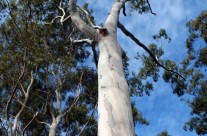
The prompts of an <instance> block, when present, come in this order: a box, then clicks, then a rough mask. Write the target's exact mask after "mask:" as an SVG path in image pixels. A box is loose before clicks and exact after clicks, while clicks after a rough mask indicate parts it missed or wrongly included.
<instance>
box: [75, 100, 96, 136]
mask: <svg viewBox="0 0 207 136" xmlns="http://www.w3.org/2000/svg"><path fill="white" fill-rule="evenodd" d="M97 106H98V104H96V106H95V107H94V109H93V111H92V113H91V115H90V117H89V118H88V120H87V122H86V123H85V125H84V126H83V128H82V129H81V131H80V133H79V134H78V136H80V135H81V133H82V132H83V130H84V129H85V128H86V126H87V125H88V123H89V121H90V119H91V118H92V116H93V113H94V112H95V110H96V108H97Z"/></svg>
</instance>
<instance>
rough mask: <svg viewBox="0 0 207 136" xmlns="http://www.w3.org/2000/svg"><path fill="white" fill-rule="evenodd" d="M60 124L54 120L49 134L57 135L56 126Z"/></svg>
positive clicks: (51, 135) (50, 135)
mask: <svg viewBox="0 0 207 136" xmlns="http://www.w3.org/2000/svg"><path fill="white" fill-rule="evenodd" d="M57 126H58V123H57V122H53V123H52V124H51V125H50V128H49V136H55V132H56V128H57Z"/></svg>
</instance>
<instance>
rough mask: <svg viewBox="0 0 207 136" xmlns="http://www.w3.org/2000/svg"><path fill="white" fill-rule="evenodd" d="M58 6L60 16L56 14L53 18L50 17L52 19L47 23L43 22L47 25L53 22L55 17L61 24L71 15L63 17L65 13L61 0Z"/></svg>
mask: <svg viewBox="0 0 207 136" xmlns="http://www.w3.org/2000/svg"><path fill="white" fill-rule="evenodd" d="M58 8H59V9H60V10H61V11H62V16H56V17H55V18H53V19H52V21H50V22H49V23H45V24H47V25H49V24H53V23H54V21H55V19H57V18H60V23H61V24H62V25H63V23H64V22H65V21H66V20H68V19H69V18H70V17H71V16H70V15H69V16H67V17H65V15H66V13H65V10H64V9H63V8H62V0H61V1H60V4H59V6H58Z"/></svg>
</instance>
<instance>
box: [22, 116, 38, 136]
mask: <svg viewBox="0 0 207 136" xmlns="http://www.w3.org/2000/svg"><path fill="white" fill-rule="evenodd" d="M37 115H38V112H36V113H35V114H34V115H33V118H32V119H31V120H30V122H29V123H28V124H27V125H26V126H25V127H24V128H23V130H22V133H23V135H24V131H25V130H26V129H27V127H28V126H29V125H30V124H31V123H32V121H33V120H34V119H35V118H36V117H37Z"/></svg>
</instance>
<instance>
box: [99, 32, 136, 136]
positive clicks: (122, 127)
mask: <svg viewBox="0 0 207 136" xmlns="http://www.w3.org/2000/svg"><path fill="white" fill-rule="evenodd" d="M99 49H100V56H99V62H98V77H99V78H98V86H99V87H98V88H99V90H98V115H99V119H98V135H99V136H133V135H134V125H133V119H132V111H131V103H130V98H129V92H128V85H127V82H126V79H125V76H124V72H123V64H122V58H121V57H122V53H121V48H120V46H119V44H118V42H117V41H116V39H115V38H114V37H112V36H110V35H108V36H107V37H104V38H103V39H102V40H101V41H99Z"/></svg>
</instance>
